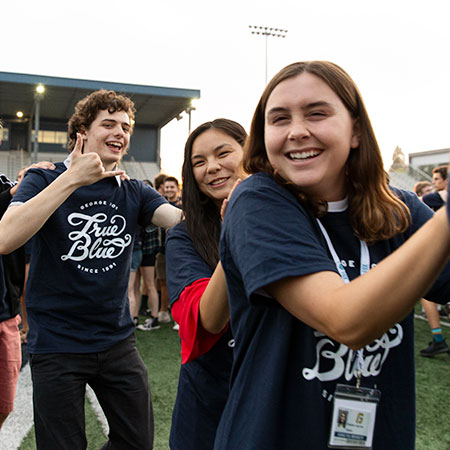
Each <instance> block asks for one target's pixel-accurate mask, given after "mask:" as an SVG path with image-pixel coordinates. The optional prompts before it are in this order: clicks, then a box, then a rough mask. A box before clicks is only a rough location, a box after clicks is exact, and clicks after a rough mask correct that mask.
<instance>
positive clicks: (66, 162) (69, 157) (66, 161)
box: [64, 155, 122, 187]
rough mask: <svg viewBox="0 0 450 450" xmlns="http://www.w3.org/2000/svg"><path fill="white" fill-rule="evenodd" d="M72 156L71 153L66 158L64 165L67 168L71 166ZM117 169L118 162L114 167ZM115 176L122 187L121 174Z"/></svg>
mask: <svg viewBox="0 0 450 450" xmlns="http://www.w3.org/2000/svg"><path fill="white" fill-rule="evenodd" d="M71 156H72V155H69V156H68V157H67V158H66V159H65V160H64V165H65V166H66V169H68V168H69V166H70V159H71ZM116 169H117V164H116V166H115V167H114V169H113V170H116ZM114 178H115V179H116V181H117V184H118V186H119V187H120V186H121V185H122V180H121V179H120V175H116V176H115V177H114Z"/></svg>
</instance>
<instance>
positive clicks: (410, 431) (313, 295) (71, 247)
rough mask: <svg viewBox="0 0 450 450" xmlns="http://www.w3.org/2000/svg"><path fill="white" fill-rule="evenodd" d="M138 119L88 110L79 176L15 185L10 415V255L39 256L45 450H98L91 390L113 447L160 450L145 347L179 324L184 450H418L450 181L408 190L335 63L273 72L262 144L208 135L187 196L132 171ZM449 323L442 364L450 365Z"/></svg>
mask: <svg viewBox="0 0 450 450" xmlns="http://www.w3.org/2000/svg"><path fill="white" fill-rule="evenodd" d="M134 112H135V111H134V105H133V102H132V101H131V100H130V99H129V98H127V97H125V96H122V95H119V94H116V93H115V92H112V91H96V92H94V93H92V94H90V95H89V96H87V97H86V98H84V99H82V100H81V101H80V102H79V103H78V104H77V106H76V108H75V112H74V114H73V116H72V117H71V119H70V121H69V139H70V141H69V149H70V155H69V157H68V158H67V159H66V160H65V161H64V162H62V163H56V164H54V165H53V164H50V163H42V165H41V166H40V167H32V168H28V169H27V171H26V176H25V177H24V178H23V180H21V182H20V183H19V184H15V183H12V182H10V181H9V180H7V179H6V178H2V179H1V180H0V184H1V190H2V192H1V194H0V197H1V198H2V201H1V205H2V210H1V212H0V213H3V218H2V220H1V221H0V254H1V255H3V256H2V258H1V259H0V261H1V260H3V266H0V269H1V270H2V271H3V272H4V274H5V276H4V277H3V285H0V288H1V290H2V291H1V292H2V299H1V300H2V303H1V304H0V306H1V308H0V340H1V341H4V342H6V343H7V344H8V345H6V347H7V348H8V349H9V350H8V351H9V352H10V353H9V354H8V355H6V356H5V355H0V368H3V367H5V368H7V369H8V372H5V371H3V370H0V377H3V378H4V379H5V376H6V380H7V381H8V382H9V384H8V385H7V387H2V389H3V390H4V391H5V393H6V394H7V395H6V396H5V397H2V396H0V412H1V413H2V415H0V418H1V417H3V420H4V418H5V417H6V415H7V414H8V413H9V412H10V411H11V409H12V405H13V400H14V393H15V384H16V380H17V373H18V370H19V367H20V360H19V361H18V360H17V356H18V355H19V354H20V337H19V332H18V324H19V321H20V315H19V305H20V300H19V299H20V295H21V291H22V288H23V280H24V270H23V271H22V270H19V271H17V275H20V279H19V280H18V283H16V284H15V285H14V286H20V289H18V290H17V289H15V288H14V287H13V285H12V284H11V283H10V278H9V277H8V276H7V274H8V272H9V271H8V269H7V259H8V258H9V256H10V255H12V254H14V253H12V252H15V251H17V249H23V247H24V245H25V244H26V243H27V242H30V240H31V252H30V253H31V260H30V265H29V271H28V281H27V287H26V298H25V303H26V312H27V314H26V315H27V323H28V329H29V331H28V335H27V336H26V339H27V348H28V351H29V353H30V366H31V372H32V381H33V405H34V424H35V434H36V443H37V448H38V449H52V450H54V449H84V448H86V437H85V428H84V395H85V389H86V385H90V386H91V387H92V389H93V390H94V392H95V393H96V395H97V398H98V399H99V402H100V405H101V406H102V409H103V411H104V412H105V415H106V418H107V420H108V424H109V430H110V431H109V436H108V441H107V442H106V443H105V445H104V446H103V447H102V449H121V450H126V449H140V450H145V449H151V448H152V447H153V433H154V418H153V409H152V402H151V395H150V389H149V384H148V373H147V369H146V367H145V365H144V363H143V361H142V359H141V357H140V355H139V352H138V351H137V348H136V338H135V330H136V329H138V330H141V331H151V330H157V329H158V328H159V326H160V325H159V324H160V323H163V322H170V320H171V316H170V313H169V310H170V311H171V314H172V316H173V319H174V320H175V322H176V323H175V327H176V329H178V332H179V336H180V339H181V368H180V376H179V384H178V391H177V397H176V402H175V405H174V409H173V417H172V427H171V433H170V442H169V446H170V448H171V449H172V450H186V449H187V450H189V449H196V450H202V449H204V450H211V449H215V450H226V449H229V450H236V449H239V450H255V449H258V450H260V449H268V450H269V449H270V450H274V449H283V450H290V449H325V448H329V447H337V448H374V449H386V448H389V449H392V450H396V449H398V450H405V449H413V448H414V444H415V400H414V347H413V342H414V320H413V313H412V311H413V309H414V306H415V304H416V303H417V302H418V301H419V300H420V299H423V302H424V305H427V304H430V305H433V308H436V307H435V306H434V305H435V303H439V304H442V305H446V304H447V302H448V301H449V299H450V264H449V263H448V258H449V256H450V228H449V219H450V206H449V204H448V203H446V200H447V199H446V192H447V185H446V184H442V183H440V180H439V179H438V178H440V177H442V178H443V180H444V181H445V180H446V179H447V168H446V167H445V169H444V168H438V169H442V170H437V171H436V172H434V171H433V186H434V189H435V191H436V192H433V193H428V194H426V195H423V194H424V190H425V191H426V189H427V188H429V187H430V186H428V185H427V184H426V183H422V184H421V185H420V186H419V185H417V186H416V188H417V189H416V193H417V195H416V194H415V193H411V192H408V191H405V190H401V189H398V188H394V187H392V186H389V184H388V179H387V176H386V173H385V171H384V169H383V162H382V158H381V152H380V149H379V147H378V144H377V141H376V138H375V134H374V132H373V129H372V126H371V123H370V119H369V116H368V114H367V111H366V109H365V106H364V102H363V99H362V97H361V94H360V92H359V90H358V88H357V86H356V85H355V83H354V82H353V80H352V79H351V78H350V76H349V75H348V74H347V73H346V72H345V71H344V70H343V69H342V68H340V67H339V66H337V65H336V64H333V63H330V62H326V61H310V62H299V63H294V64H291V65H288V66H286V67H285V68H283V69H282V70H281V71H280V72H279V73H278V74H276V75H275V76H274V77H273V79H272V80H271V81H270V82H269V83H268V85H267V86H266V88H265V90H264V92H263V93H262V96H261V98H260V100H259V102H258V105H257V106H256V110H255V112H254V115H253V119H252V123H251V127H250V131H249V134H248V136H247V133H246V132H245V130H244V128H243V127H242V126H241V125H240V124H238V123H237V122H235V121H233V120H230V119H223V118H221V119H215V120H212V121H210V122H206V123H204V124H202V125H200V126H199V127H197V128H196V129H195V130H194V131H193V132H192V133H191V134H190V136H189V137H188V140H187V142H186V145H185V153H184V163H183V169H182V190H181V197H180V185H179V183H178V180H177V179H176V178H174V177H170V176H165V175H161V176H159V177H157V179H156V180H155V183H154V188H153V187H152V186H151V184H152V183H151V182H150V181H148V180H147V181H145V182H144V181H138V180H133V179H131V180H130V179H129V177H128V176H127V175H126V174H125V173H124V172H123V171H122V170H121V169H120V160H121V158H122V157H123V155H124V154H125V153H126V151H127V148H128V145H129V141H130V137H131V134H132V131H133V119H134ZM419 189H420V192H419ZM441 191H442V192H441ZM419 196H420V197H422V198H419ZM430 196H432V197H430ZM429 202H431V203H429ZM438 204H440V206H442V205H445V207H442V208H438V206H437V205H438ZM427 205H430V206H432V205H433V206H432V208H435V209H438V210H436V212H434V211H433V210H432V209H431V208H430V207H429V206H427ZM5 255H8V256H5ZM22 257H23V261H22V262H20V264H21V267H22V263H23V268H25V261H24V256H23V255H22V256H21V258H22ZM419 258H420V261H421V264H417V261H418V260H419ZM12 272H14V271H12ZM12 272H9V273H12ZM406 273H408V277H406V276H405V274H406ZM158 291H159V294H158ZM425 299H426V300H425ZM425 308H426V306H424V309H425ZM430 310H431V309H430ZM425 311H426V313H427V315H428V314H429V313H428V312H427V309H425ZM436 311H437V309H436ZM368 312H370V313H368ZM140 313H141V314H144V315H148V318H147V319H146V320H145V321H144V323H142V324H140V323H139V315H140ZM430 314H432V313H430ZM430 317H431V316H428V318H429V321H430V326H431V328H432V334H433V341H432V343H430V347H429V348H428V349H424V350H423V351H422V352H421V354H422V355H423V356H434V355H436V354H438V353H443V352H444V350H443V349H445V352H447V351H448V347H447V344H446V343H445V340H444V339H443V335H442V330H441V329H440V326H437V325H436V324H435V323H434V322H432V319H430ZM0 348H3V346H2V347H0ZM0 351H3V350H0ZM11 355H12V356H11ZM5 374H6V375H5ZM0 381H1V380H0ZM0 386H3V385H2V384H0ZM0 395H1V393H0ZM4 399H6V400H4ZM3 411H4V412H3ZM0 423H1V422H0Z"/></svg>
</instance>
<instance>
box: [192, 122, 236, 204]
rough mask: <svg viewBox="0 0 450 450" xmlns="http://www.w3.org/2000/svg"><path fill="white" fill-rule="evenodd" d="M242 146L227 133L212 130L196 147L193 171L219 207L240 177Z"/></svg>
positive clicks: (200, 137) (207, 193)
mask: <svg viewBox="0 0 450 450" xmlns="http://www.w3.org/2000/svg"><path fill="white" fill-rule="evenodd" d="M242 156H243V151H242V147H241V145H240V144H239V143H238V142H237V141H236V140H235V139H233V138H232V137H231V136H229V135H228V134H227V133H225V132H223V131H221V130H219V129H214V128H211V129H209V130H207V131H204V132H203V133H202V134H200V135H199V136H198V137H197V138H196V139H195V141H194V142H193V144H192V155H191V161H192V170H193V174H194V178H195V181H196V182H197V185H198V188H199V189H200V191H201V192H203V193H204V194H205V195H206V196H208V197H209V198H211V199H213V200H214V201H215V203H216V204H217V206H218V207H220V205H221V204H222V201H223V200H224V199H225V198H227V197H228V194H229V193H230V191H231V189H232V187H233V186H234V184H235V183H236V181H237V179H238V178H239V177H240V172H239V167H240V163H241V161H242Z"/></svg>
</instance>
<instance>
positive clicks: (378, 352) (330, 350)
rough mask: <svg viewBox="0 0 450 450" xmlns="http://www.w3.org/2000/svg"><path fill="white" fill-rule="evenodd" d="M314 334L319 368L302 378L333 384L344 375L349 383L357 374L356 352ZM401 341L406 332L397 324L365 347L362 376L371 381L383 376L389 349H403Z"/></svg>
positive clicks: (310, 369)
mask: <svg viewBox="0 0 450 450" xmlns="http://www.w3.org/2000/svg"><path fill="white" fill-rule="evenodd" d="M314 334H315V336H316V337H317V343H316V364H315V366H314V367H312V368H304V369H303V371H302V374H303V377H304V378H305V379H306V380H309V381H310V380H313V379H314V378H317V379H319V380H320V381H332V380H337V379H339V378H340V377H342V375H344V377H345V379H346V380H347V381H350V380H351V379H352V378H353V377H354V373H355V372H354V363H355V359H356V355H355V353H356V352H354V351H353V350H350V349H349V348H348V347H347V346H345V345H343V344H339V343H337V342H335V341H333V340H331V339H330V338H329V337H328V336H326V335H324V334H323V333H320V332H318V331H315V332H314ZM402 340H403V328H402V326H401V325H400V324H397V325H395V326H394V327H393V328H391V329H390V330H389V331H388V332H386V333H385V334H383V336H381V337H380V338H379V339H377V340H375V341H374V342H372V343H371V344H369V345H366V346H365V347H364V355H363V359H364V363H363V367H362V376H363V377H369V376H376V375H378V374H380V372H381V369H382V367H383V363H384V362H385V361H386V359H387V357H388V355H389V351H390V349H391V348H394V347H397V346H398V345H400V344H401V342H402ZM325 360H327V361H328V363H327V368H328V370H326V369H325V368H324V365H325V364H322V365H321V362H322V363H324V362H325ZM330 362H331V365H330Z"/></svg>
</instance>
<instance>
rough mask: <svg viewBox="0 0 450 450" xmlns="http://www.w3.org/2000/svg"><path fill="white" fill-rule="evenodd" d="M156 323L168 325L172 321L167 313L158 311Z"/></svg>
mask: <svg viewBox="0 0 450 450" xmlns="http://www.w3.org/2000/svg"><path fill="white" fill-rule="evenodd" d="M158 321H159V323H170V322H172V319H171V318H170V314H169V311H160V312H159V313H158Z"/></svg>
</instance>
